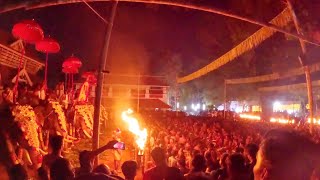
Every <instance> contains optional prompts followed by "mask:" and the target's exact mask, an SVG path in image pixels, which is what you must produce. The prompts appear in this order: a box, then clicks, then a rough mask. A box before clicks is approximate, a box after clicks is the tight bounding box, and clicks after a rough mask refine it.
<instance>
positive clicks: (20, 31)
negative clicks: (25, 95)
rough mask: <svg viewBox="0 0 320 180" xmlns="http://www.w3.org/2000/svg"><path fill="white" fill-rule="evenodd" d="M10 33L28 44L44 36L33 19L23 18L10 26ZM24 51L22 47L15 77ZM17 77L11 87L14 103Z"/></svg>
mask: <svg viewBox="0 0 320 180" xmlns="http://www.w3.org/2000/svg"><path fill="white" fill-rule="evenodd" d="M12 35H13V36H14V37H15V38H17V39H21V40H22V42H24V43H30V44H35V43H36V42H38V41H40V40H42V39H43V36H44V35H43V30H42V28H41V27H40V25H39V24H38V23H36V22H35V21H34V20H24V21H21V22H19V23H17V24H15V25H14V26H13V28H12ZM24 53H25V52H24V50H23V49H22V52H21V57H20V62H19V66H18V74H17V77H19V74H20V69H21V65H22V60H23V56H24ZM18 79H19V78H16V82H15V86H14V89H13V94H14V103H15V101H16V92H17V89H18Z"/></svg>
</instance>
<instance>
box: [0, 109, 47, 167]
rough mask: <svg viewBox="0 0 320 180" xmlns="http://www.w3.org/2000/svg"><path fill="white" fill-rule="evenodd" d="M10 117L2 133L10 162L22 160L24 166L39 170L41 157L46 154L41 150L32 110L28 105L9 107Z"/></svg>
mask: <svg viewBox="0 0 320 180" xmlns="http://www.w3.org/2000/svg"><path fill="white" fill-rule="evenodd" d="M11 115H12V119H11V120H8V121H11V123H10V124H8V126H7V129H6V131H5V132H4V135H5V137H6V146H7V148H8V150H9V151H8V152H9V153H10V157H11V160H12V161H13V163H22V162H21V161H22V159H24V161H23V163H24V164H26V165H29V166H31V167H33V168H35V169H37V168H39V167H40V166H41V159H42V155H44V154H46V153H45V152H44V151H43V150H42V149H41V145H40V144H41V143H40V137H39V132H38V130H39V126H38V124H37V122H36V116H35V113H34V111H33V108H32V107H31V106H29V105H15V106H12V107H11ZM16 151H17V152H18V153H17V152H16ZM17 154H18V155H17ZM23 157H24V158H23Z"/></svg>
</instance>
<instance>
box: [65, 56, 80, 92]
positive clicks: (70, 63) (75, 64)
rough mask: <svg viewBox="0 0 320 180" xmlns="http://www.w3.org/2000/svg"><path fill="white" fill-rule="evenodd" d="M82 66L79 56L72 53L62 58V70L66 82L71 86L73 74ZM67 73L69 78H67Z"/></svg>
mask: <svg viewBox="0 0 320 180" xmlns="http://www.w3.org/2000/svg"><path fill="white" fill-rule="evenodd" d="M81 66H82V63H81V61H80V59H79V58H77V57H74V56H73V55H72V56H70V57H69V58H67V59H66V60H64V62H63V64H62V72H64V73H66V84H67V87H68V84H70V85H71V88H73V74H76V73H78V70H79V68H80V67H81ZM68 74H70V75H69V78H68Z"/></svg>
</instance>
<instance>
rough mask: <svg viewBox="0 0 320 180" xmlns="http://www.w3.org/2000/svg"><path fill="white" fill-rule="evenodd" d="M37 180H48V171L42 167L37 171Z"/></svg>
mask: <svg viewBox="0 0 320 180" xmlns="http://www.w3.org/2000/svg"><path fill="white" fill-rule="evenodd" d="M38 178H39V180H49V173H48V170H47V169H46V168H44V167H40V168H39V169H38Z"/></svg>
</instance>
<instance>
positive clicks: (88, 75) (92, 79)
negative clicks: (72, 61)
mask: <svg viewBox="0 0 320 180" xmlns="http://www.w3.org/2000/svg"><path fill="white" fill-rule="evenodd" d="M81 77H82V78H85V79H87V80H88V82H89V83H90V84H95V83H97V78H96V75H95V74H94V72H90V71H87V72H85V73H83V74H82V76H81Z"/></svg>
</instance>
